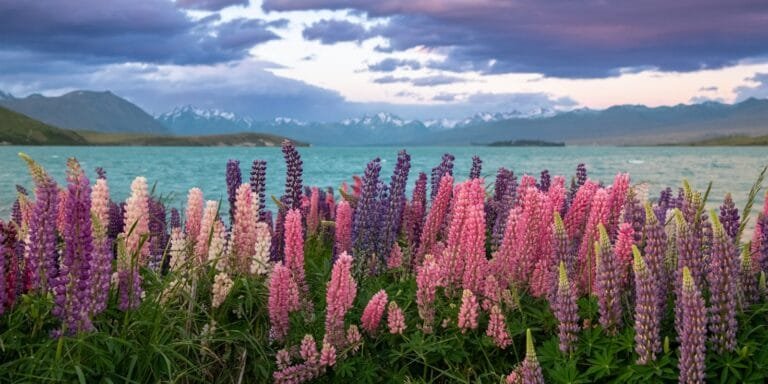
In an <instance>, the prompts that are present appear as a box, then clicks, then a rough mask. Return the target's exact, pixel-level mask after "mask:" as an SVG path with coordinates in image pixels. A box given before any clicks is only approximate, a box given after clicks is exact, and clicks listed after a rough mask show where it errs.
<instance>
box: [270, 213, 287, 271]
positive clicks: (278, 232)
mask: <svg viewBox="0 0 768 384" xmlns="http://www.w3.org/2000/svg"><path fill="white" fill-rule="evenodd" d="M280 204H281V206H280V207H279V208H278V210H277V218H276V219H275V226H274V228H275V230H274V232H273V233H272V246H271V248H270V250H269V259H270V260H271V261H282V260H283V258H284V256H285V254H284V250H285V214H286V210H285V206H283V205H282V204H283V203H282V202H281V203H280Z"/></svg>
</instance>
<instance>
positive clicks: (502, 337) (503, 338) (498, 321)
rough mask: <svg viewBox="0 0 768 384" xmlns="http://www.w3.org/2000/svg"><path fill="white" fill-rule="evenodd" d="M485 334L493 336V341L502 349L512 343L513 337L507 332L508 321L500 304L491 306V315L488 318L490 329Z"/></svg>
mask: <svg viewBox="0 0 768 384" xmlns="http://www.w3.org/2000/svg"><path fill="white" fill-rule="evenodd" d="M485 334H486V335H488V337H490V338H492V339H493V343H494V344H496V346H497V347H499V348H501V349H505V348H507V347H508V346H509V345H510V344H512V338H511V337H510V336H509V333H508V332H507V323H506V320H505V319H504V313H502V312H501V309H500V308H499V306H498V305H494V306H493V307H491V317H490V319H489V320H488V330H487V331H486V332H485Z"/></svg>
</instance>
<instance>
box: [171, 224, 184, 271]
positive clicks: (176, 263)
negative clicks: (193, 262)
mask: <svg viewBox="0 0 768 384" xmlns="http://www.w3.org/2000/svg"><path fill="white" fill-rule="evenodd" d="M186 249H187V241H186V239H185V238H184V232H182V231H181V228H174V229H172V230H171V249H170V250H169V252H168V253H170V257H171V259H170V262H169V268H170V270H171V271H178V270H179V268H181V266H182V265H184V263H186V262H187V260H186Z"/></svg>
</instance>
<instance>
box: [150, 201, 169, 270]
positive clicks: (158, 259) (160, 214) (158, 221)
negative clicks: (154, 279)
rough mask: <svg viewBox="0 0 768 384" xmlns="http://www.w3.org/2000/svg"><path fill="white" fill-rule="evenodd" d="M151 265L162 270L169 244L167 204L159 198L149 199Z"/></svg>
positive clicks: (154, 268) (153, 268)
mask: <svg viewBox="0 0 768 384" xmlns="http://www.w3.org/2000/svg"><path fill="white" fill-rule="evenodd" d="M149 234H150V239H149V267H150V269H152V270H154V271H158V270H160V267H161V266H162V261H163V260H162V258H163V254H164V253H165V249H166V246H167V245H168V240H169V237H168V231H167V228H166V215H165V205H164V204H163V203H162V202H161V201H160V200H158V199H153V198H150V199H149Z"/></svg>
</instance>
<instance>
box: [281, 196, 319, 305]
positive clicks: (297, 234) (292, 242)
mask: <svg viewBox="0 0 768 384" xmlns="http://www.w3.org/2000/svg"><path fill="white" fill-rule="evenodd" d="M284 236H285V266H286V267H288V269H289V270H290V271H291V275H292V276H293V279H294V281H296V285H297V286H298V287H299V292H300V297H301V302H302V307H303V308H304V310H305V311H306V312H307V313H311V312H312V301H311V300H310V299H309V285H307V279H306V277H305V273H304V230H303V229H302V226H301V213H300V212H299V210H297V209H292V210H290V211H288V214H286V215H285V234H284Z"/></svg>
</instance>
